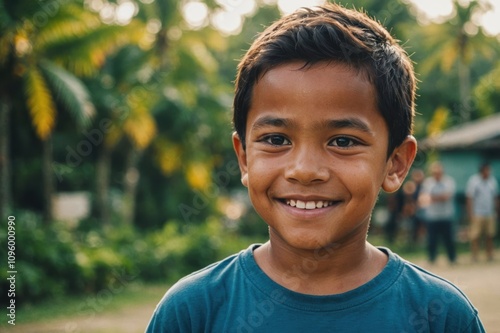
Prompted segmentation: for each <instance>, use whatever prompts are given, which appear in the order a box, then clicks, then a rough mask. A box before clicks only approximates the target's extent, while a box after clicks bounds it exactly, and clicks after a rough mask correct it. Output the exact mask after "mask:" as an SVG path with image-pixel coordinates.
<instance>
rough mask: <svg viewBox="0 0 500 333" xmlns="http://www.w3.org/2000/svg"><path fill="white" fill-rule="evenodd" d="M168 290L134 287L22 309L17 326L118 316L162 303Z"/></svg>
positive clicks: (72, 297) (165, 287) (54, 300)
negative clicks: (99, 315) (130, 309)
mask: <svg viewBox="0 0 500 333" xmlns="http://www.w3.org/2000/svg"><path fill="white" fill-rule="evenodd" d="M166 290H167V285H165V284H143V283H132V284H129V285H127V286H126V287H123V288H116V289H111V288H110V289H105V290H102V291H100V292H98V293H96V294H91V295H81V296H66V297H60V298H57V299H51V300H48V301H45V302H39V303H35V304H29V305H25V306H23V307H20V308H19V309H17V311H16V322H17V323H23V324H24V323H33V322H40V321H44V320H47V319H51V320H53V319H58V318H68V317H73V316H78V315H82V316H85V315H87V316H88V315H91V314H92V312H99V313H115V312H118V311H120V310H121V309H123V308H126V307H131V306H139V305H143V304H148V303H151V302H152V300H154V302H153V303H155V302H158V301H159V300H160V298H161V297H162V296H163V294H164V293H165V291H166ZM3 324H4V322H3V321H2V325H3ZM0 327H1V326H0Z"/></svg>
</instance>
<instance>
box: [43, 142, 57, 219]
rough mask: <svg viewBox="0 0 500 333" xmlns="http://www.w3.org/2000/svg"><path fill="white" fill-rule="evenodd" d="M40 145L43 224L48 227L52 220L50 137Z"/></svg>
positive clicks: (52, 182) (52, 184) (52, 186)
mask: <svg viewBox="0 0 500 333" xmlns="http://www.w3.org/2000/svg"><path fill="white" fill-rule="evenodd" d="M42 145H43V148H42V184H43V222H44V223H45V224H46V225H50V224H51V223H52V220H53V214H52V197H53V195H54V176H53V174H52V162H53V151H52V136H49V137H48V138H47V139H45V140H44V141H42Z"/></svg>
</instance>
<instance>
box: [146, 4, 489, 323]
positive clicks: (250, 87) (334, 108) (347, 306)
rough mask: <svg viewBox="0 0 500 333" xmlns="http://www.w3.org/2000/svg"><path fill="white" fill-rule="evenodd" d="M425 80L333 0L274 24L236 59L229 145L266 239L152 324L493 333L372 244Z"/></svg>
mask: <svg viewBox="0 0 500 333" xmlns="http://www.w3.org/2000/svg"><path fill="white" fill-rule="evenodd" d="M414 95H415V79H414V74H413V69H412V65H411V62H410V60H409V59H408V57H407V55H406V53H405V52H404V51H403V50H402V49H401V48H400V47H399V46H398V45H397V44H396V42H395V41H394V40H393V39H392V37H391V36H390V35H389V34H388V32H387V31H386V30H385V29H383V28H382V27H381V26H380V25H379V24H378V23H376V22H375V21H373V20H371V19H369V18H368V17H367V16H365V15H364V14H361V13H358V12H356V11H351V10H347V9H344V8H342V7H340V6H337V5H333V4H330V5H325V6H324V7H318V8H314V9H301V10H299V11H297V12H295V13H294V14H291V15H289V16H286V17H283V18H282V19H280V20H279V21H277V22H276V23H274V24H273V25H272V26H270V27H269V28H267V29H266V30H265V31H264V32H263V33H262V34H261V36H260V37H259V38H258V39H257V40H256V41H255V42H254V43H253V45H252V46H251V47H250V49H249V50H248V52H247V53H246V55H245V56H244V58H243V59H242V61H241V62H240V64H239V67H238V76H237V79H236V95H235V100H234V118H233V121H234V126H235V129H236V133H235V134H234V135H233V143H234V148H235V151H236V155H237V157H238V161H239V164H240V169H241V174H242V178H241V180H242V183H243V184H244V185H245V186H246V187H248V192H249V196H250V199H251V201H252V204H253V206H254V207H255V210H256V211H257V212H258V213H259V214H260V215H261V217H262V218H263V219H264V221H265V222H266V223H267V224H268V226H269V237H270V240H269V241H268V242H266V243H265V244H262V245H261V244H255V245H252V246H250V247H249V248H248V249H247V250H245V251H242V252H240V253H239V254H237V255H234V256H231V257H229V258H226V259H224V260H222V261H220V262H218V263H215V264H212V265H210V266H208V267H207V268H205V269H202V270H201V271H198V272H195V273H193V274H191V275H189V276H187V277H185V278H184V279H182V280H181V281H179V282H178V283H177V284H176V285H174V286H173V287H172V288H171V289H170V290H169V291H168V292H167V294H166V295H165V297H164V298H163V300H162V301H161V302H160V304H159V305H158V307H157V309H156V311H155V313H154V314H153V318H152V319H151V322H150V324H149V327H148V329H147V331H148V332H245V333H249V332H365V331H366V332H483V331H484V330H483V328H482V325H481V322H480V321H479V318H478V315H477V311H476V310H475V309H474V307H473V306H472V305H471V304H470V302H469V301H468V300H467V298H466V297H465V296H464V295H463V294H462V293H461V292H460V291H459V290H458V289H457V288H456V287H455V286H453V285H452V284H450V283H449V282H447V281H444V280H443V279H440V278H438V277H436V276H434V275H432V274H430V273H427V272H425V271H423V270H421V269H420V268H418V267H416V266H414V265H412V264H410V263H408V262H406V261H403V260H402V259H401V258H400V257H398V256H397V255H396V254H394V253H392V252H391V251H390V250H389V249H386V248H376V247H374V246H372V245H370V244H369V243H367V242H366V234H367V231H368V226H369V222H370V216H371V212H372V209H373V206H374V205H375V202H376V200H377V196H378V193H379V191H380V188H382V189H384V190H385V191H387V192H394V191H396V190H397V189H398V188H399V186H400V185H401V183H402V182H403V179H404V178H405V176H406V174H407V172H408V170H409V168H410V166H411V164H412V162H413V159H414V157H415V153H416V141H415V139H414V138H413V137H412V136H411V128H412V118H413V111H414V110H413V109H414V104H413V103H414Z"/></svg>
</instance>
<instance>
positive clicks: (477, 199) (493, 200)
mask: <svg viewBox="0 0 500 333" xmlns="http://www.w3.org/2000/svg"><path fill="white" fill-rule="evenodd" d="M466 195H467V213H468V216H469V220H470V223H471V225H470V241H471V252H472V260H474V261H476V260H477V256H478V252H479V239H480V238H481V235H482V234H484V235H485V238H486V255H487V257H488V260H489V261H492V260H493V251H494V243H493V238H494V237H495V233H496V212H497V211H498V210H499V200H498V183H497V181H496V179H495V177H493V176H492V175H491V167H490V165H489V164H488V163H483V164H482V165H481V166H480V168H479V173H477V174H474V175H472V176H471V177H470V178H469V181H468V182H467V189H466Z"/></svg>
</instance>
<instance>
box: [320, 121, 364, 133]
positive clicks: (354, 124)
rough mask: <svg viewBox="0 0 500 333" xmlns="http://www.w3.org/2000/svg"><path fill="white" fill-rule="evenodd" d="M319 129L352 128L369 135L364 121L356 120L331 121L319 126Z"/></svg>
mask: <svg viewBox="0 0 500 333" xmlns="http://www.w3.org/2000/svg"><path fill="white" fill-rule="evenodd" d="M319 127H326V128H333V129H338V128H352V129H357V130H360V131H363V132H366V133H371V130H370V127H369V126H368V124H366V123H365V122H364V121H362V120H360V119H357V118H344V119H333V120H329V121H327V122H326V124H321V125H320V126H319Z"/></svg>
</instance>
